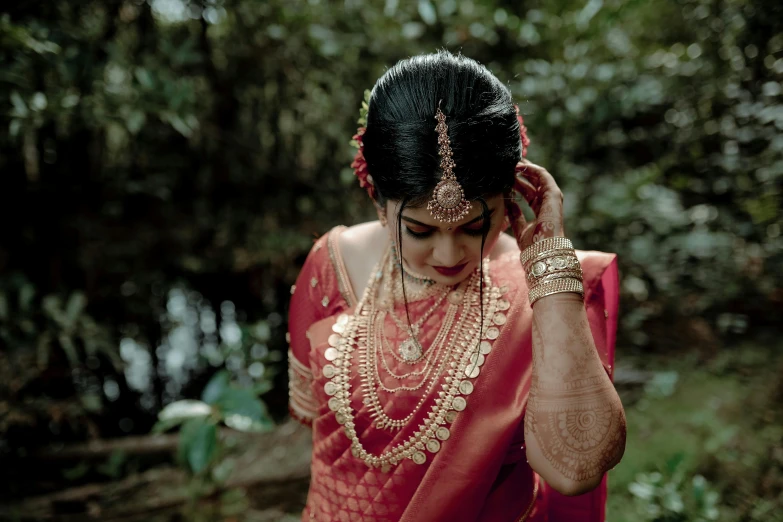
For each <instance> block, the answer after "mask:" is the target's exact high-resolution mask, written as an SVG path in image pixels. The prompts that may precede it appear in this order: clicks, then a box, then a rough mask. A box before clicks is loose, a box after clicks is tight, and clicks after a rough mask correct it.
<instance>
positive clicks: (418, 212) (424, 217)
mask: <svg viewBox="0 0 783 522" xmlns="http://www.w3.org/2000/svg"><path fill="white" fill-rule="evenodd" d="M484 201H485V202H486V203H487V208H488V209H489V211H490V212H491V211H493V210H496V209H497V207H498V206H500V205H502V204H503V196H502V195H496V196H492V197H488V198H484ZM390 203H391V205H392V209H393V210H394V212H397V211H398V209H399V202H396V201H395V202H390ZM483 211H484V207H483V206H482V205H481V201H478V200H474V201H471V209H470V212H468V215H467V216H465V217H464V218H463V219H461V220H460V221H457V222H455V223H450V224H446V223H443V222H442V221H438V220H436V219H435V218H434V217H432V214H430V211H429V210H427V206H426V205H420V206H417V207H408V206H406V207H405V208H404V209H403V211H402V216H403V217H408V218H411V219H415V220H416V221H419V222H421V223H424V224H426V225H427V226H431V227H455V226H457V227H458V226H460V225H462V224H464V223H468V222H470V221H473V220H474V219H476V218H477V217H479V216H481V214H482V213H483Z"/></svg>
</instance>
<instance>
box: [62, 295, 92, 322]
mask: <svg viewBox="0 0 783 522" xmlns="http://www.w3.org/2000/svg"><path fill="white" fill-rule="evenodd" d="M86 305H87V297H86V296H85V295H84V294H83V293H82V292H74V293H72V294H71V296H70V297H69V298H68V303H67V304H66V305H65V320H66V325H67V327H68V328H73V327H74V326H75V325H76V320H77V319H78V318H79V315H81V313H82V311H83V310H84V307H85V306H86Z"/></svg>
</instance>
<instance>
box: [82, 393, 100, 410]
mask: <svg viewBox="0 0 783 522" xmlns="http://www.w3.org/2000/svg"><path fill="white" fill-rule="evenodd" d="M82 406H83V407H84V409H85V410H87V411H89V412H92V413H99V412H100V411H101V410H103V404H102V403H101V397H100V396H99V395H96V394H94V393H88V394H86V395H82Z"/></svg>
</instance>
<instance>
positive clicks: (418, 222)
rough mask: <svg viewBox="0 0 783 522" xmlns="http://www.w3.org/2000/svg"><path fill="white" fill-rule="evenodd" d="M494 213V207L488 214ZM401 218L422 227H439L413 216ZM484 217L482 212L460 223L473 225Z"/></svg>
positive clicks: (490, 215)
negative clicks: (417, 219)
mask: <svg viewBox="0 0 783 522" xmlns="http://www.w3.org/2000/svg"><path fill="white" fill-rule="evenodd" d="M494 213H495V209H494V208H493V209H490V211H489V216H488V217H489V218H492V214H494ZM401 218H402V219H403V220H405V221H407V222H409V223H413V224H414V225H419V226H420V227H427V228H438V227H436V226H434V225H428V224H426V223H422V222H421V221H416V220H415V219H413V218H411V217H408V216H401ZM483 218H484V215H483V214H482V215H480V216H476V217H475V218H473V219H471V220H470V221H468V222H467V223H465V224H464V225H460V226H461V227H466V226H468V225H472V224H473V223H476V222H478V221H481V220H482V219H483Z"/></svg>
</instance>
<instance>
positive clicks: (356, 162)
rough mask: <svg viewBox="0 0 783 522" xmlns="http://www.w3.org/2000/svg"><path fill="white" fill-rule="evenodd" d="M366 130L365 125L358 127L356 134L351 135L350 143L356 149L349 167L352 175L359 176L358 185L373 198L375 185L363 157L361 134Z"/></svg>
mask: <svg viewBox="0 0 783 522" xmlns="http://www.w3.org/2000/svg"><path fill="white" fill-rule="evenodd" d="M365 130H367V129H366V128H365V127H359V129H358V130H357V131H356V134H355V135H354V137H353V142H352V144H353V145H354V146H355V147H356V148H357V149H358V150H357V151H356V155H355V156H354V157H353V163H351V168H353V173H354V175H355V176H356V177H357V178H359V186H360V187H362V188H363V189H365V190H366V191H367V194H368V195H369V196H370V198H372V199H373V200H374V199H375V185H374V184H373V182H372V176H370V171H369V170H367V160H366V159H364V151H363V149H364V143H363V142H362V139H363V138H362V136H364V131H365Z"/></svg>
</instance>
